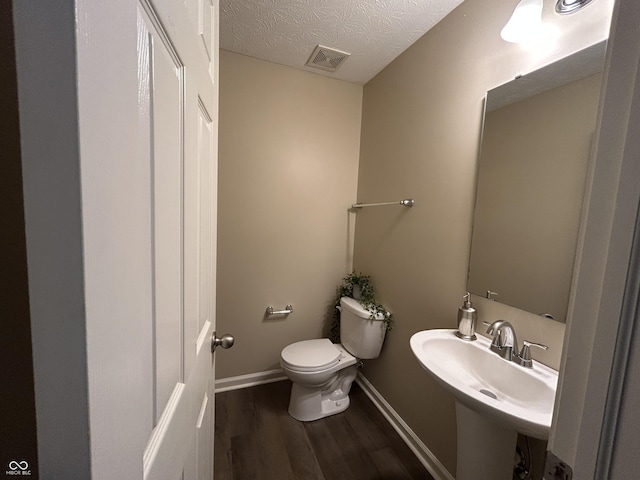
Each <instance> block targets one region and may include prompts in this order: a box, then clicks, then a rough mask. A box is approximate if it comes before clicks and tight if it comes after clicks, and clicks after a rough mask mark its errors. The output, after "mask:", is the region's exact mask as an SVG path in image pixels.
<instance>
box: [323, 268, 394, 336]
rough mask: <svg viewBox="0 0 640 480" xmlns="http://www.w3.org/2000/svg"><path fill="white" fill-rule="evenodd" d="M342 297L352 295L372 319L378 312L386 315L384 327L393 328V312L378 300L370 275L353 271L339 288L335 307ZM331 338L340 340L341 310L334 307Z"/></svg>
mask: <svg viewBox="0 0 640 480" xmlns="http://www.w3.org/2000/svg"><path fill="white" fill-rule="evenodd" d="M342 297H351V298H353V299H355V300H358V302H360V305H362V306H363V307H364V309H365V310H367V311H368V312H369V313H370V314H371V316H370V318H371V319H375V318H376V316H377V315H378V314H382V316H383V317H384V318H383V320H382V322H383V323H384V328H385V329H386V330H387V331H389V330H391V329H392V328H393V314H391V313H389V312H388V311H387V309H385V308H384V307H383V306H382V304H380V303H379V302H377V301H376V297H375V292H374V290H373V285H372V283H371V277H370V276H369V275H363V274H362V273H356V272H355V271H354V272H351V273H350V274H348V275H347V276H346V277H344V278H343V279H342V285H340V287H339V288H338V294H337V295H336V299H335V301H334V307H337V306H339V305H340V299H341V298H342ZM330 338H331V340H332V341H333V342H338V341H339V340H340V312H339V311H338V309H337V308H334V314H333V321H332V323H331V332H330Z"/></svg>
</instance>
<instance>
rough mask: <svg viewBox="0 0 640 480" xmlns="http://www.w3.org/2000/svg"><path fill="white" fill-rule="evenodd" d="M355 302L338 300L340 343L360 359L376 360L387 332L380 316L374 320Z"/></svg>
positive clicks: (346, 299)
mask: <svg viewBox="0 0 640 480" xmlns="http://www.w3.org/2000/svg"><path fill="white" fill-rule="evenodd" d="M370 317H371V313H370V312H368V311H367V310H365V309H364V307H363V306H362V305H360V303H359V302H358V301H357V300H354V299H353V298H349V297H342V298H341V299H340V343H342V346H344V348H346V349H347V351H348V352H349V353H350V354H351V355H353V356H355V357H357V358H360V359H365V360H366V359H368V358H377V357H378V356H379V355H380V350H381V349H382V343H383V342H384V336H385V334H386V333H387V330H386V329H385V327H384V322H383V319H384V317H383V316H382V315H381V314H378V315H377V316H376V318H375V319H372V318H370Z"/></svg>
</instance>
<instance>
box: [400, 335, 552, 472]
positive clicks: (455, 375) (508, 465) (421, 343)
mask: <svg viewBox="0 0 640 480" xmlns="http://www.w3.org/2000/svg"><path fill="white" fill-rule="evenodd" d="M454 332H455V330H425V331H422V332H418V333H416V334H415V335H413V336H412V337H411V340H410V345H411V350H412V351H413V353H414V355H415V356H416V358H417V359H418V361H419V362H420V364H421V365H422V366H423V367H424V368H425V369H426V370H427V371H428V372H429V373H430V374H431V375H432V376H433V377H434V378H435V379H436V381H437V382H438V383H439V384H440V385H442V386H443V387H444V388H446V389H447V390H448V391H449V392H451V394H452V395H453V396H454V397H455V399H456V418H457V424H458V430H457V431H458V461H457V474H456V479H457V480H511V479H512V475H513V458H514V452H515V448H516V439H517V432H520V433H522V434H524V435H528V436H531V437H535V438H540V439H543V440H546V439H547V438H548V437H549V428H550V427H551V418H552V416H553V403H554V400H555V393H556V386H557V383H558V372H556V371H555V370H553V369H551V368H549V367H547V366H545V365H542V364H540V363H538V362H536V361H534V362H533V368H524V367H521V366H519V365H516V364H515V363H513V362H510V361H507V360H505V359H503V358H500V357H499V356H498V355H496V354H495V353H494V352H492V351H491V350H489V344H490V342H489V340H488V339H486V338H484V337H482V336H480V335H478V340H476V341H474V342H469V341H465V340H462V339H460V338H458V337H456V336H455V334H454Z"/></svg>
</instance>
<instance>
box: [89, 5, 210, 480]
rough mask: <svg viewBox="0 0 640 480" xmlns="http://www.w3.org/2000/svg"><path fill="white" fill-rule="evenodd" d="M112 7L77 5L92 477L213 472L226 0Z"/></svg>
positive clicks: (187, 476)
mask: <svg viewBox="0 0 640 480" xmlns="http://www.w3.org/2000/svg"><path fill="white" fill-rule="evenodd" d="M104 3H105V2H94V1H93V0H90V1H80V2H79V6H78V19H79V20H78V22H79V25H78V37H79V40H78V50H79V52H80V53H79V60H78V70H79V73H78V75H79V102H80V121H79V131H80V145H81V155H80V158H81V170H82V179H81V183H82V206H83V241H84V270H85V291H86V296H87V337H88V343H87V356H88V377H89V409H90V416H89V423H90V425H89V426H90V432H91V470H92V478H93V479H94V480H103V479H104V480H107V479H114V478H122V479H124V478H127V479H134V480H137V479H142V478H144V479H149V480H156V479H167V480H178V479H183V480H191V479H198V480H205V479H206V480H211V479H212V478H213V422H214V418H213V416H214V396H213V371H214V365H213V356H212V353H211V336H212V333H213V332H214V330H215V289H216V286H215V274H214V272H215V239H216V217H215V212H216V198H217V194H216V186H217V177H216V175H217V115H218V111H217V108H218V107H217V48H218V46H217V0H134V1H133V2H131V1H130V2H128V3H127V2H120V3H121V5H116V6H113V5H99V4H104ZM106 3H107V4H109V3H110V2H106ZM125 3H126V5H125ZM118 8H122V10H117V9H118ZM101 9H111V10H110V11H109V12H108V13H107V12H104V11H101ZM100 34H101V35H104V38H106V39H107V40H106V43H105V41H104V40H102V41H100V40H97V39H96V38H97V36H98V35H100ZM132 40H133V41H132ZM92 42H93V44H92ZM96 43H97V44H99V45H98V46H96ZM100 46H101V47H100ZM109 46H112V47H113V50H110V49H109ZM99 48H102V49H103V50H102V51H101V52H100V51H99ZM134 57H135V61H134V62H133V63H132V62H131V60H134ZM98 59H99V60H100V61H98ZM119 64H120V65H121V66H120V67H119V68H116V69H114V68H113V67H114V66H118V65H119ZM133 65H135V69H134V71H131V67H132V66H133ZM132 80H134V81H135V84H133V85H132V83H131V81H132ZM113 85H120V92H125V93H124V95H125V96H126V97H127V98H128V101H129V102H131V101H133V102H135V105H134V107H135V108H133V109H131V108H130V105H129V104H127V106H126V107H123V108H126V109H127V112H129V113H128V114H123V111H122V108H119V107H118V103H119V102H121V101H122V102H125V100H124V99H122V98H120V95H113V93H110V90H111V89H112V88H114V87H113ZM131 87H133V89H132V88H131ZM96 99H97V100H96ZM93 102H101V103H93ZM111 104H113V105H114V106H111ZM111 109H113V112H112V114H111V115H110V111H111ZM132 113H133V115H132ZM100 123H101V124H102V125H100ZM123 124H124V125H125V127H124V129H126V130H127V131H128V132H129V133H127V138H128V139H129V141H130V142H131V145H134V146H135V150H134V151H129V152H125V153H122V154H120V155H118V154H113V155H112V156H111V158H105V157H106V155H105V154H104V151H105V150H107V149H110V148H112V147H111V146H110V145H109V144H110V143H111V142H114V143H117V142H119V141H121V139H120V138H118V137H115V135H113V136H112V135H110V134H109V133H110V132H111V131H112V130H113V129H119V132H120V135H122V132H121V131H122V130H123ZM114 148H117V147H114ZM114 157H117V158H114ZM132 279H135V280H132ZM123 285H126V288H125V287H123Z"/></svg>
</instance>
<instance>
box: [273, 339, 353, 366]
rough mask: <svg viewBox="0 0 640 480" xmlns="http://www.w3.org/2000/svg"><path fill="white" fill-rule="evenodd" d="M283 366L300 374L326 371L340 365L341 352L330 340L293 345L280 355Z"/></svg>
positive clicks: (307, 341) (309, 341)
mask: <svg viewBox="0 0 640 480" xmlns="http://www.w3.org/2000/svg"><path fill="white" fill-rule="evenodd" d="M280 357H281V360H282V364H283V366H286V367H287V368H289V369H291V370H296V371H298V372H315V371H319V370H326V369H328V368H331V367H334V366H335V365H337V364H338V362H339V361H340V357H341V351H340V350H339V349H338V348H337V347H336V346H335V345H334V344H333V343H331V340H329V339H328V338H320V339H315V340H303V341H301V342H296V343H292V344H291V345H288V346H287V347H285V348H284V349H283V350H282V353H281V355H280Z"/></svg>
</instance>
